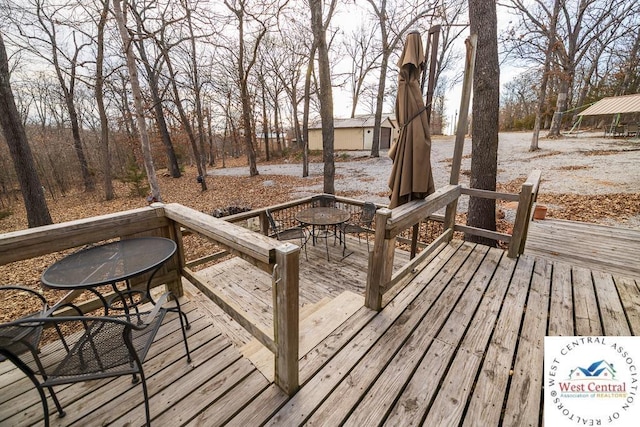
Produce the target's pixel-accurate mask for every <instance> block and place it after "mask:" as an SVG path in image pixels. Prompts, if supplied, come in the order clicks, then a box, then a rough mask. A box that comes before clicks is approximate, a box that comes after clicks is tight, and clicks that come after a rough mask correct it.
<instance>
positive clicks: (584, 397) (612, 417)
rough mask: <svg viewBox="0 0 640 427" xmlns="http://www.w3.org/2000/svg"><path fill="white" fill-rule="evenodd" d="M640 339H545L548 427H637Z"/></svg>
mask: <svg viewBox="0 0 640 427" xmlns="http://www.w3.org/2000/svg"><path fill="white" fill-rule="evenodd" d="M637 364H640V337H612V336H610V337H545V340H544V421H545V425H546V426H554V427H556V426H557V427H562V426H575V425H587V426H601V425H610V426H617V427H626V426H637V425H639V419H640V401H639V400H640V395H639V394H638V392H639V389H638V387H639V386H640V381H639V380H640V376H639V375H638V368H637Z"/></svg>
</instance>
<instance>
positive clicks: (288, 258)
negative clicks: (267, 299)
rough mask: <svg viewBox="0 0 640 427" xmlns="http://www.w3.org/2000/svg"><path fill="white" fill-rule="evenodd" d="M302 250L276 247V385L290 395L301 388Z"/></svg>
mask: <svg viewBox="0 0 640 427" xmlns="http://www.w3.org/2000/svg"><path fill="white" fill-rule="evenodd" d="M299 260H300V247H298V246H296V245H293V244H291V243H285V244H283V245H281V246H278V247H277V248H276V267H275V270H274V280H273V286H274V313H273V328H274V331H273V332H274V339H275V347H276V354H275V382H276V385H277V386H278V387H280V389H282V391H284V392H285V393H287V394H288V395H289V396H292V395H294V394H295V393H296V392H297V391H298V388H299V378H298V358H299V354H298V353H299V348H298V346H299V341H300V340H299V311H298V310H299V305H298V300H299V288H298V284H299V280H300V265H299Z"/></svg>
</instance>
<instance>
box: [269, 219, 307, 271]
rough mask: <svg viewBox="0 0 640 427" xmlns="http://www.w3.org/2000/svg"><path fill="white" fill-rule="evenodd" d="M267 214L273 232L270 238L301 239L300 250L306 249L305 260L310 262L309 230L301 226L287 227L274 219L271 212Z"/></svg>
mask: <svg viewBox="0 0 640 427" xmlns="http://www.w3.org/2000/svg"><path fill="white" fill-rule="evenodd" d="M265 214H266V215H267V220H268V221H269V226H270V227H271V230H272V233H270V234H269V236H270V237H275V238H276V239H277V240H296V239H300V248H304V258H305V259H306V260H307V261H308V260H309V257H308V256H307V241H308V240H309V233H308V231H307V229H306V228H304V227H301V226H293V227H285V226H283V225H282V223H278V222H277V221H276V220H275V219H274V218H273V214H272V213H271V212H270V211H269V210H266V211H265Z"/></svg>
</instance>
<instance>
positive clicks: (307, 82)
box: [302, 42, 317, 178]
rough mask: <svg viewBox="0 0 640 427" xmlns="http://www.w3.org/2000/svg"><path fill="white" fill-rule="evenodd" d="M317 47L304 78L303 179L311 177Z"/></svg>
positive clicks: (310, 58)
mask: <svg viewBox="0 0 640 427" xmlns="http://www.w3.org/2000/svg"><path fill="white" fill-rule="evenodd" d="M316 49H317V46H316V44H315V42H314V43H313V46H311V52H309V63H308V64H307V73H306V75H305V77H304V107H303V112H302V177H303V178H306V177H308V176H309V104H310V102H311V76H312V74H313V65H314V64H315V61H316V59H315V57H316Z"/></svg>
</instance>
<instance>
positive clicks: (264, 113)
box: [262, 80, 270, 162]
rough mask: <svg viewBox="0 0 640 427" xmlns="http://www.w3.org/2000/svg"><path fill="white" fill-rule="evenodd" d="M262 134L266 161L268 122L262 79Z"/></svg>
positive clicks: (267, 157)
mask: <svg viewBox="0 0 640 427" xmlns="http://www.w3.org/2000/svg"><path fill="white" fill-rule="evenodd" d="M262 134H263V135H262V136H263V138H264V157H265V159H266V160H267V162H268V161H269V160H270V158H269V122H268V120H267V96H266V87H265V83H264V80H263V82H262Z"/></svg>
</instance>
